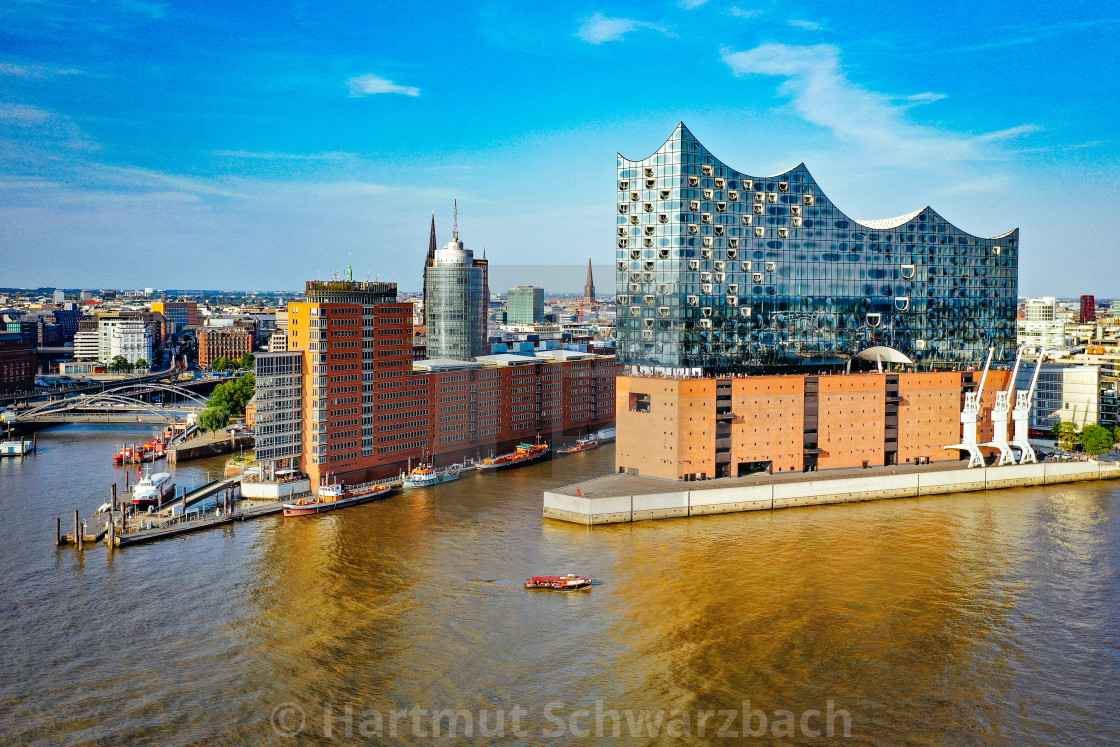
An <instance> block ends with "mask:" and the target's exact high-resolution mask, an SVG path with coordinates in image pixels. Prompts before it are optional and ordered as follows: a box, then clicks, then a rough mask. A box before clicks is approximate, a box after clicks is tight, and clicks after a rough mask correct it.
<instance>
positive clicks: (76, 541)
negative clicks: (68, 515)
mask: <svg viewBox="0 0 1120 747" xmlns="http://www.w3.org/2000/svg"><path fill="white" fill-rule="evenodd" d="M79 530H81V527H80V526H78V511H77V510H76V509H75V511H74V544H75V545H79V546H80V542H81V540H79V539H78V537H79V536H81V535H80V534H79V533H78V532H79Z"/></svg>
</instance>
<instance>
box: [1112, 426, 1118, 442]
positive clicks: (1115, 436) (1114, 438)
mask: <svg viewBox="0 0 1120 747" xmlns="http://www.w3.org/2000/svg"><path fill="white" fill-rule="evenodd" d="M1112 435H1113V439H1112V443H1116V442H1117V441H1120V425H1118V426H1116V428H1115V429H1114V430H1113V431H1112Z"/></svg>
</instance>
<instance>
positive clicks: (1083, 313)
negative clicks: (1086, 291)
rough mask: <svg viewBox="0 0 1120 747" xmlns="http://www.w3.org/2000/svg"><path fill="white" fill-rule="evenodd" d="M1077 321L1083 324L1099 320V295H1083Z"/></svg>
mask: <svg viewBox="0 0 1120 747" xmlns="http://www.w3.org/2000/svg"><path fill="white" fill-rule="evenodd" d="M1077 321H1078V322H1079V323H1081V324H1085V323H1086V322H1095V321H1097V297H1096V296H1087V295H1086V296H1082V297H1081V310H1080V313H1078V315H1077Z"/></svg>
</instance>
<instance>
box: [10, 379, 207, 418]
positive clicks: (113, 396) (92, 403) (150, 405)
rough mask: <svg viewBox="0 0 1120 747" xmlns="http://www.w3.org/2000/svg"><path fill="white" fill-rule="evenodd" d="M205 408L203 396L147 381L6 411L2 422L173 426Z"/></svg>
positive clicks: (173, 386) (180, 388)
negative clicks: (169, 424) (112, 423)
mask: <svg viewBox="0 0 1120 747" xmlns="http://www.w3.org/2000/svg"><path fill="white" fill-rule="evenodd" d="M157 400H158V401H157ZM205 406H206V399H205V398H204V397H203V396H202V395H200V394H196V393H195V392H192V391H191V390H189V389H186V388H185V387H181V386H176V385H173V384H163V383H159V382H154V381H146V382H142V383H130V384H126V385H124V386H116V387H113V388H111V389H104V390H102V391H99V392H94V393H90V394H77V395H72V396H68V397H62V398H60V399H55V400H51V401H49V402H44V403H42V404H39V405H35V406H33V407H29V408H27V409H25V410H19V411H16V412H12V411H10V410H9V411H5V412H3V413H0V418H2V419H4V420H5V421H10V422H11V423H12V424H13V425H22V426H33V425H47V424H51V425H53V424H56V423H73V422H79V423H88V422H98V423H100V422H118V423H121V422H123V423H128V422H146V423H173V422H177V421H180V420H183V419H185V418H186V417H187V416H188V415H190V414H192V413H197V412H199V411H200V410H201V409H202V408H203V407H205Z"/></svg>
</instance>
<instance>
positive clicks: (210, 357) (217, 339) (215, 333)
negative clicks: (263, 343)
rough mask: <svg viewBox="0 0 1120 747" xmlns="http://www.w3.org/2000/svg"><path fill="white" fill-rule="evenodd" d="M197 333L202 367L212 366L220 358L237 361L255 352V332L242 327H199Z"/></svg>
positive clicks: (199, 362) (199, 359) (199, 358)
mask: <svg viewBox="0 0 1120 747" xmlns="http://www.w3.org/2000/svg"><path fill="white" fill-rule="evenodd" d="M195 334H196V335H197V337H198V365H199V366H201V367H202V368H210V367H212V366H213V365H214V361H216V360H218V359H219V358H226V359H228V360H231V361H236V360H237V359H238V358H240V357H241V356H243V355H245V354H246V353H251V352H253V333H252V332H250V331H249V330H247V329H243V328H241V327H199V328H198V331H197V332H195Z"/></svg>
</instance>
